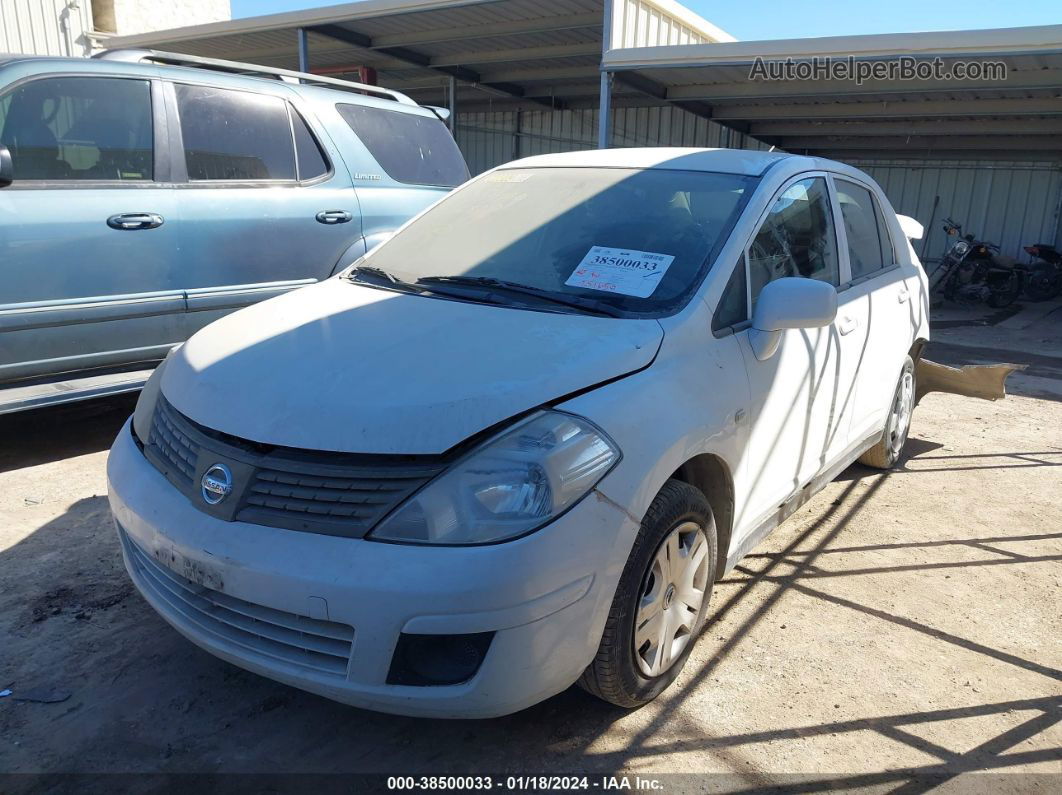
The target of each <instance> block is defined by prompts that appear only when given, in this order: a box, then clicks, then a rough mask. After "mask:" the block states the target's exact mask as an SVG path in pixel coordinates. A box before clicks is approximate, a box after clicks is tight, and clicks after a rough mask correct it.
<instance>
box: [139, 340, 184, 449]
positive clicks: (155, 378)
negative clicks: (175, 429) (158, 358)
mask: <svg viewBox="0 0 1062 795" xmlns="http://www.w3.org/2000/svg"><path fill="white" fill-rule="evenodd" d="M179 347H180V346H179V345H177V346H174V347H173V348H170V352H169V353H167V354H166V358H165V359H163V360H162V362H161V363H159V366H158V367H156V368H155V372H153V373H152V374H151V376H150V377H149V378H148V380H147V383H146V384H144V388H143V389H141V390H140V397H139V398H138V399H137V401H136V408H135V409H133V432H134V433H136V438H137V439H139V440H140V441H141V442H142V443H143V444H147V443H148V439H150V438H151V419H152V417H154V416H155V404H156V403H158V402H159V384H161V383H162V371H163V370H165V369H166V363H167V362H168V361H169V360H170V357H171V356H173V352H174V351H175V350H177V348H179Z"/></svg>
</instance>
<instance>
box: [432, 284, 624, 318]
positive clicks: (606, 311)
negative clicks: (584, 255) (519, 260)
mask: <svg viewBox="0 0 1062 795" xmlns="http://www.w3.org/2000/svg"><path fill="white" fill-rule="evenodd" d="M417 284H421V285H433V286H434V285H437V284H452V285H455V286H458V287H476V288H481V289H484V290H501V291H504V292H509V293H516V294H518V295H527V296H532V297H534V298H537V299H539V300H541V301H548V302H550V303H553V304H559V305H561V306H569V307H572V308H574V309H582V310H585V311H587V312H594V313H596V314H599V315H608V316H610V317H622V316H623V310H621V309H619V308H618V307H615V306H613V305H612V304H609V303H606V302H605V301H599V300H597V299H596V298H583V297H581V296H578V295H564V294H562V293H555V292H552V291H550V290H544V289H542V288H541V287H531V286H530V285H527V284H520V283H519V282H509V281H505V280H504V279H495V278H494V277H492V276H423V277H421V278H419V279H417Z"/></svg>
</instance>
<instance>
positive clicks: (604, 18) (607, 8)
mask: <svg viewBox="0 0 1062 795" xmlns="http://www.w3.org/2000/svg"><path fill="white" fill-rule="evenodd" d="M615 2H616V0H605V5H604V9H603V10H602V12H601V62H600V64H598V66H599V67H600V68H601V97H600V100H599V101H598V106H597V112H598V118H597V148H598V149H608V148H609V147H610V146H612V73H611V72H606V71H605V68H604V67H605V53H607V52H608V51H609V50H611V49H612V7H613V5H614V4H615Z"/></svg>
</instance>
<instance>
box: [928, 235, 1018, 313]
mask: <svg viewBox="0 0 1062 795" xmlns="http://www.w3.org/2000/svg"><path fill="white" fill-rule="evenodd" d="M943 224H944V232H945V233H946V234H947V235H948V237H956V238H958V239H957V240H956V241H955V242H954V243H952V244H951V246H950V247H949V248H948V251H947V253H945V254H944V257H943V259H942V260H941V263H940V267H938V268H937V270H936V271H935V272H934V274H933V276H934V278H933V281H932V283H931V284H930V289H931V290H933V289H939V290H940V292H941V294H942V295H943V296H944V298H945V299H947V300H949V301H953V302H955V303H958V304H972V303H978V302H981V301H984V302H985V303H987V304H988V305H989V306H990V307H993V308H995V309H1002V308H1003V307H1006V306H1010V305H1011V304H1012V303H1014V301H1015V300H1016V299H1017V297H1018V296H1019V295H1021V291H1022V289H1024V287H1025V266H1023V265H1019V264H1018V262H1017V261H1016V260H1015V259H1014V258H1013V257H1008V256H1005V255H1003V254H1000V253H999V246H997V245H995V244H994V243H989V242H988V241H987V240H977V239H976V238H974V236H973V235H971V234H967V235H963V234H962V225H961V224H959V223H957V222H955V221H953V220H952V219H950V218H945V219H944V222H943Z"/></svg>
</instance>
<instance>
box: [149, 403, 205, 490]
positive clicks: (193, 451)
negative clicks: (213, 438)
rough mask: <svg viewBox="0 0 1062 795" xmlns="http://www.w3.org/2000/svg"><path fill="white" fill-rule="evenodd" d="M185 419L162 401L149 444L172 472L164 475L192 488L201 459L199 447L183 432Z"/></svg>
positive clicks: (152, 426) (157, 409) (152, 424)
mask: <svg viewBox="0 0 1062 795" xmlns="http://www.w3.org/2000/svg"><path fill="white" fill-rule="evenodd" d="M183 419H184V418H183V417H181V415H180V414H179V413H178V412H177V411H175V410H174V408H173V407H172V406H170V404H169V403H167V402H166V401H165V400H162V399H160V400H159V402H158V407H157V408H156V409H155V416H154V418H153V419H152V423H151V436H150V438H149V440H148V443H149V444H150V445H152V446H153V447H154V448H155V450H156V451H157V452H158V454H159V455H160V456H161V457H162V458H163V460H164V462H165V464H166V465H167V469H169V470H170V472H166V471H164V472H163V474H166V475H170V474H171V473H172V474H173V475H175V476H177V478H179V479H180V480H181V485H185V486H191V484H192V480H193V479H194V478H195V465H196V460H197V459H198V458H199V445H198V444H196V443H195V442H194V441H193V440H192V438H191V437H190V436H188V434H187V433H185V432H183V431H182V430H181V426H182V425H183V423H182V420H183Z"/></svg>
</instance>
